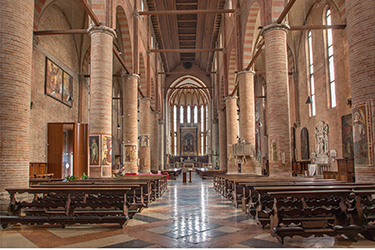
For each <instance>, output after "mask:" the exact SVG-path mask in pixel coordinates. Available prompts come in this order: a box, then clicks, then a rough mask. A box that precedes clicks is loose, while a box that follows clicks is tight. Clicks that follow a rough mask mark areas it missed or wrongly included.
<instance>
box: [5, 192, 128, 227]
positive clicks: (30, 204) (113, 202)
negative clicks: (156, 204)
mask: <svg viewBox="0 0 375 250" xmlns="http://www.w3.org/2000/svg"><path fill="white" fill-rule="evenodd" d="M6 191H7V192H8V193H9V194H10V203H9V207H8V216H1V217H0V221H1V224H2V227H3V228H6V227H7V226H9V225H10V224H16V223H21V224H38V225H39V224H44V223H49V224H60V225H61V226H63V227H65V225H69V224H74V223H81V224H86V223H118V224H119V225H120V226H121V227H123V226H124V225H125V224H126V223H127V221H128V219H129V214H128V207H129V204H128V202H127V193H128V192H129V191H131V188H121V187H116V188H106V187H103V188H95V187H80V188H76V187H65V188H47V187H33V188H9V189H6ZM23 193H27V194H31V195H33V196H34V198H33V199H32V201H17V197H16V194H23ZM35 209H44V210H45V213H36V214H32V212H31V213H28V211H32V210H35ZM62 209H63V211H64V213H63V214H61V210H62ZM54 211H56V212H55V213H54Z"/></svg>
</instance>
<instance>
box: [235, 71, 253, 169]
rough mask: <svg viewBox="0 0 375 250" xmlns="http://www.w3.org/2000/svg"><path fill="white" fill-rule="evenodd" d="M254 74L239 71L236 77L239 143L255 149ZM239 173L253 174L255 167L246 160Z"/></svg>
mask: <svg viewBox="0 0 375 250" xmlns="http://www.w3.org/2000/svg"><path fill="white" fill-rule="evenodd" d="M254 74H255V73H254V71H241V72H239V73H238V75H237V76H238V82H239V91H240V138H241V142H243V141H245V142H247V143H251V145H252V146H253V147H254V148H255V117H254V113H255V109H254ZM254 157H256V155H254ZM241 171H242V173H255V166H254V164H253V163H252V162H251V161H249V160H246V161H244V162H242V166H241Z"/></svg>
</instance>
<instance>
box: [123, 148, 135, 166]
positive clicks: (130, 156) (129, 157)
mask: <svg viewBox="0 0 375 250" xmlns="http://www.w3.org/2000/svg"><path fill="white" fill-rule="evenodd" d="M124 149H125V150H124V152H125V160H124V162H137V145H124Z"/></svg>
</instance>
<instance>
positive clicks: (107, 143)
mask: <svg viewBox="0 0 375 250" xmlns="http://www.w3.org/2000/svg"><path fill="white" fill-rule="evenodd" d="M111 164H112V137H111V136H106V135H103V137H102V165H111Z"/></svg>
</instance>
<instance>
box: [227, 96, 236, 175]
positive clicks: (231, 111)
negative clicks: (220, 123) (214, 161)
mask: <svg viewBox="0 0 375 250" xmlns="http://www.w3.org/2000/svg"><path fill="white" fill-rule="evenodd" d="M225 106H226V115H227V117H226V118H227V154H228V159H227V160H228V168H227V173H228V174H234V173H238V167H237V166H236V165H235V161H234V157H233V144H236V143H237V142H238V141H237V136H238V124H237V96H227V97H225Z"/></svg>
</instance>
